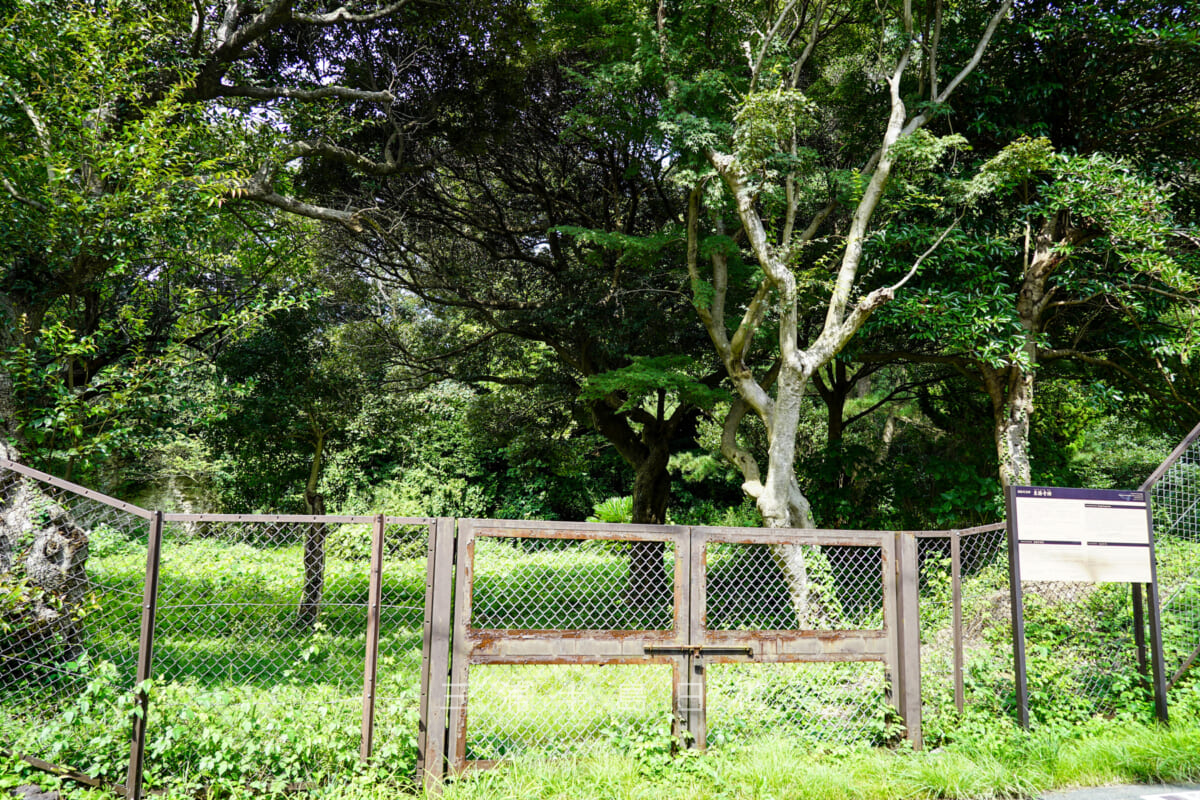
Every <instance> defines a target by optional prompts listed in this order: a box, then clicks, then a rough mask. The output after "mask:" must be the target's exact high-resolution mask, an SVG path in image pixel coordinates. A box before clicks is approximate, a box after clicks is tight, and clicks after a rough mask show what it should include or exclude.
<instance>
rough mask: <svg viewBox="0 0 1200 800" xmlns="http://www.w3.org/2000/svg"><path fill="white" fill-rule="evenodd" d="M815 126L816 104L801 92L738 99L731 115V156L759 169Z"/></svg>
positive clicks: (779, 90)
mask: <svg viewBox="0 0 1200 800" xmlns="http://www.w3.org/2000/svg"><path fill="white" fill-rule="evenodd" d="M816 125H817V104H816V103H814V102H813V101H812V100H810V99H809V98H808V97H806V96H805V95H804V93H803V92H801V91H798V90H795V89H783V88H777V89H768V90H765V91H756V92H753V93H751V94H748V95H746V96H745V97H743V98H742V99H741V102H740V103H739V104H738V108H737V111H736V113H735V114H734V117H733V152H734V153H735V154H736V155H737V157H738V158H739V159H740V160H741V161H742V163H744V164H746V165H748V166H750V167H751V168H752V169H753V168H758V167H761V166H762V165H763V164H764V163H765V162H766V160H767V159H768V158H769V157H770V156H772V155H775V154H777V153H786V152H788V151H789V147H790V145H791V143H792V141H793V139H795V138H803V137H805V136H807V135H808V134H810V133H811V132H812V131H813V130H814V129H815V128H816ZM788 166H793V167H794V165H790V164H789V165H788Z"/></svg>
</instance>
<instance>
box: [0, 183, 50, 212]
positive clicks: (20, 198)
mask: <svg viewBox="0 0 1200 800" xmlns="http://www.w3.org/2000/svg"><path fill="white" fill-rule="evenodd" d="M0 184H3V185H4V188H5V189H7V190H8V193H9V194H11V195H12V197H13V199H14V200H16V201H17V202H18V203H24V204H25V205H27V206H29V207H30V208H32V209H35V210H37V211H40V212H42V213H43V214H44V213H46V212H47V211H49V210H50V209H49V207H48V206H47V205H46V204H45V203H42V202H40V201H38V200H34V199H33V198H30V197H26V196H24V195H23V194H21V193H20V192H18V191H17V187H15V186H13V185H12V184H11V183H9V181H8V178H5V177H2V176H0Z"/></svg>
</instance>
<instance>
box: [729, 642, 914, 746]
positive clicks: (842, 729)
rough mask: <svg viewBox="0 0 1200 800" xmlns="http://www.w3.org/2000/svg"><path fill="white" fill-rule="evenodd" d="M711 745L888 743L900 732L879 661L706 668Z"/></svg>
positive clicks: (738, 665) (741, 665)
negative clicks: (780, 740)
mask: <svg viewBox="0 0 1200 800" xmlns="http://www.w3.org/2000/svg"><path fill="white" fill-rule="evenodd" d="M706 669H707V673H708V675H707V679H706V682H707V688H708V698H707V706H708V744H710V745H718V746H719V745H722V744H726V743H731V742H745V741H746V740H748V739H756V738H777V737H780V736H789V737H796V738H799V739H804V740H808V741H812V742H819V743H822V744H854V743H867V744H875V745H879V744H885V743H889V742H891V741H893V740H895V739H898V738H900V736H902V735H903V728H899V727H897V726H895V724H894V723H895V721H896V719H897V717H896V714H895V712H894V711H893V710H892V708H891V706H890V704H889V701H888V694H887V688H888V686H887V680H886V676H885V670H884V666H883V664H881V663H879V662H849V663H807V664H804V663H800V664H796V663H792V664H786V663H784V664H779V663H775V664H711V665H709V666H708V667H707V668H706Z"/></svg>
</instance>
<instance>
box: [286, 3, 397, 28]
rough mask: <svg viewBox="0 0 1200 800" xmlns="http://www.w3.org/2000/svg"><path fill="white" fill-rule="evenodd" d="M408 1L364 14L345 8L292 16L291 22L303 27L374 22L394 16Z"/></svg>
mask: <svg viewBox="0 0 1200 800" xmlns="http://www.w3.org/2000/svg"><path fill="white" fill-rule="evenodd" d="M409 2H410V0H400V2H398V3H392V4H391V5H387V6H384V7H383V8H381V9H379V10H377V11H370V12H368V13H366V14H354V13H352V12H351V11H350V10H349V9H348V8H346V7H345V6H342V7H340V8H337V9H334V10H333V11H330V12H329V13H328V14H293V15H292V21H293V22H299V23H301V24H303V25H336V24H337V23H339V22H374V21H375V20H377V19H383V18H384V17H386V16H388V15H390V14H395V13H396V12H397V11H399V10H400V9H402V8H404V7H405V6H406V5H408V4H409Z"/></svg>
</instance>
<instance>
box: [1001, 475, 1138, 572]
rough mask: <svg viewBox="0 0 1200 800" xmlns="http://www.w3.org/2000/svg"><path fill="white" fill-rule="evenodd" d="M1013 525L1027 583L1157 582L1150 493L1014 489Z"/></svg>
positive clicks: (1038, 488)
mask: <svg viewBox="0 0 1200 800" xmlns="http://www.w3.org/2000/svg"><path fill="white" fill-rule="evenodd" d="M1011 525H1012V528H1013V536H1014V537H1015V540H1016V545H1017V555H1018V559H1019V563H1020V575H1021V579H1022V580H1027V581H1084V582H1091V583H1103V582H1116V583H1151V582H1152V581H1153V569H1154V567H1153V560H1154V556H1153V548H1152V546H1151V537H1150V513H1149V505H1148V499H1147V495H1146V493H1145V492H1139V491H1112V490H1108V489H1066V488H1060V487H1047V486H1015V487H1013V514H1012V519H1011Z"/></svg>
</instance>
